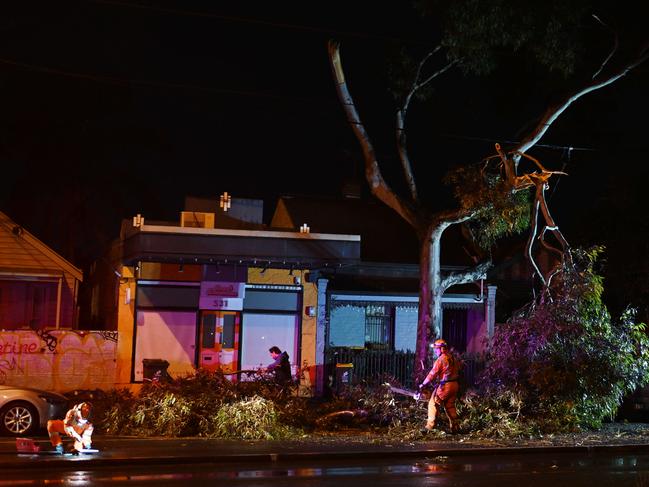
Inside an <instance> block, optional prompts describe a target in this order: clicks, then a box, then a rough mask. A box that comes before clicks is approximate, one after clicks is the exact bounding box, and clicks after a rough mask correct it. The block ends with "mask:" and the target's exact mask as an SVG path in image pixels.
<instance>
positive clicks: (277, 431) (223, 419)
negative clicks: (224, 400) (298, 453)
mask: <svg viewBox="0 0 649 487" xmlns="http://www.w3.org/2000/svg"><path fill="white" fill-rule="evenodd" d="M211 423H212V424H211V431H210V433H209V436H215V437H219V438H241V439H244V440H276V439H279V438H284V437H287V436H290V430H289V428H288V427H287V426H286V425H283V424H282V423H280V421H279V415H278V413H277V410H276V409H275V405H274V404H273V402H272V401H269V400H267V399H264V398H261V397H259V396H254V397H251V398H249V399H242V400H239V401H236V402H234V403H231V404H223V405H222V406H221V407H220V408H219V409H218V410H217V412H216V414H214V415H213V416H212V418H211Z"/></svg>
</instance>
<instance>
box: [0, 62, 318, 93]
mask: <svg viewBox="0 0 649 487" xmlns="http://www.w3.org/2000/svg"><path fill="white" fill-rule="evenodd" d="M0 63H2V64H7V65H9V66H15V67H18V68H22V69H27V70H30V71H37V72H40V73H46V74H51V75H55V76H65V77H69V78H78V79H85V80H88V81H94V82H98V83H106V84H112V85H117V86H123V87H125V88H126V87H128V86H130V85H141V86H152V87H156V88H167V89H182V90H194V91H202V92H206V93H217V94H222V95H236V96H247V97H257V98H268V99H274V100H287V99H290V100H293V101H301V102H309V103H322V101H321V100H318V99H316V98H302V97H295V96H290V97H289V96H281V95H273V94H270V93H262V92H259V91H244V90H231V89H225V88H210V87H206V86H199V85H190V84H185V83H168V82H164V81H155V80H142V79H127V78H118V77H114V76H105V75H99V74H89V73H80V72H74V71H65V70H61V69H57V68H50V67H48V66H39V65H36V64H28V63H23V62H19V61H15V60H13V59H6V58H0Z"/></svg>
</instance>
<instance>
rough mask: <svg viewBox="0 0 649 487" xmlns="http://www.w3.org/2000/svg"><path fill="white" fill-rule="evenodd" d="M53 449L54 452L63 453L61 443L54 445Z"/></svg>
mask: <svg viewBox="0 0 649 487" xmlns="http://www.w3.org/2000/svg"><path fill="white" fill-rule="evenodd" d="M54 450H55V451H56V453H58V454H59V455H63V445H61V444H58V445H56V446H55V447H54Z"/></svg>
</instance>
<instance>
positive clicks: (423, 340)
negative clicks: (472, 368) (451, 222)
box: [414, 225, 444, 381]
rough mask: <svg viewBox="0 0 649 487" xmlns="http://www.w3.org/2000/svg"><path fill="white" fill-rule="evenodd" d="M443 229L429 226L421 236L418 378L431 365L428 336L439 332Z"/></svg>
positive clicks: (440, 327) (440, 325)
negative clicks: (429, 361) (429, 362)
mask: <svg viewBox="0 0 649 487" xmlns="http://www.w3.org/2000/svg"><path fill="white" fill-rule="evenodd" d="M442 232H443V230H442V229H441V228H436V226H434V225H431V226H430V227H429V228H428V230H427V232H426V234H425V236H424V237H423V238H422V239H421V244H420V245H421V247H420V252H419V276H420V283H419V317H418V322H417V344H416V346H415V348H416V354H415V368H414V375H415V378H416V380H417V381H419V380H420V379H422V378H423V376H424V374H425V373H426V372H427V370H428V367H429V366H430V364H428V363H427V361H428V351H429V345H430V338H431V336H433V337H438V336H440V334H441V332H442V295H443V294H444V289H443V288H442V278H441V269H440V266H441V259H440V252H441V246H440V241H441V237H442Z"/></svg>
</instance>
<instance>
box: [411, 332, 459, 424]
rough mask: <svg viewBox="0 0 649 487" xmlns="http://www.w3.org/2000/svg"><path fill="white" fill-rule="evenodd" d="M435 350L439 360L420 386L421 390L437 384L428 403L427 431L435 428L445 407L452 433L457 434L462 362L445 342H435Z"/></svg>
mask: <svg viewBox="0 0 649 487" xmlns="http://www.w3.org/2000/svg"><path fill="white" fill-rule="evenodd" d="M433 348H434V350H435V355H436V356H437V359H436V360H435V363H434V364H433V368H432V369H431V370H430V372H428V375H427V376H426V378H425V379H424V381H423V382H422V383H421V384H420V385H419V389H420V390H421V389H423V388H424V387H425V386H426V385H428V384H429V383H431V382H432V383H433V384H435V390H434V391H433V393H432V394H431V396H430V400H429V401H428V420H427V421H426V429H427V430H429V431H430V430H432V429H433V428H435V426H436V423H437V417H438V415H439V409H440V408H442V407H443V408H444V410H445V411H446V416H448V422H449V426H450V428H451V432H452V433H457V432H458V430H459V426H460V425H459V423H458V417H457V410H456V408H455V401H456V400H457V393H458V389H459V383H458V376H459V374H460V367H461V362H460V359H459V358H458V357H456V356H455V355H454V354H453V353H451V351H450V350H449V349H448V344H447V343H446V341H445V340H437V341H435V343H434V344H433Z"/></svg>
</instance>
